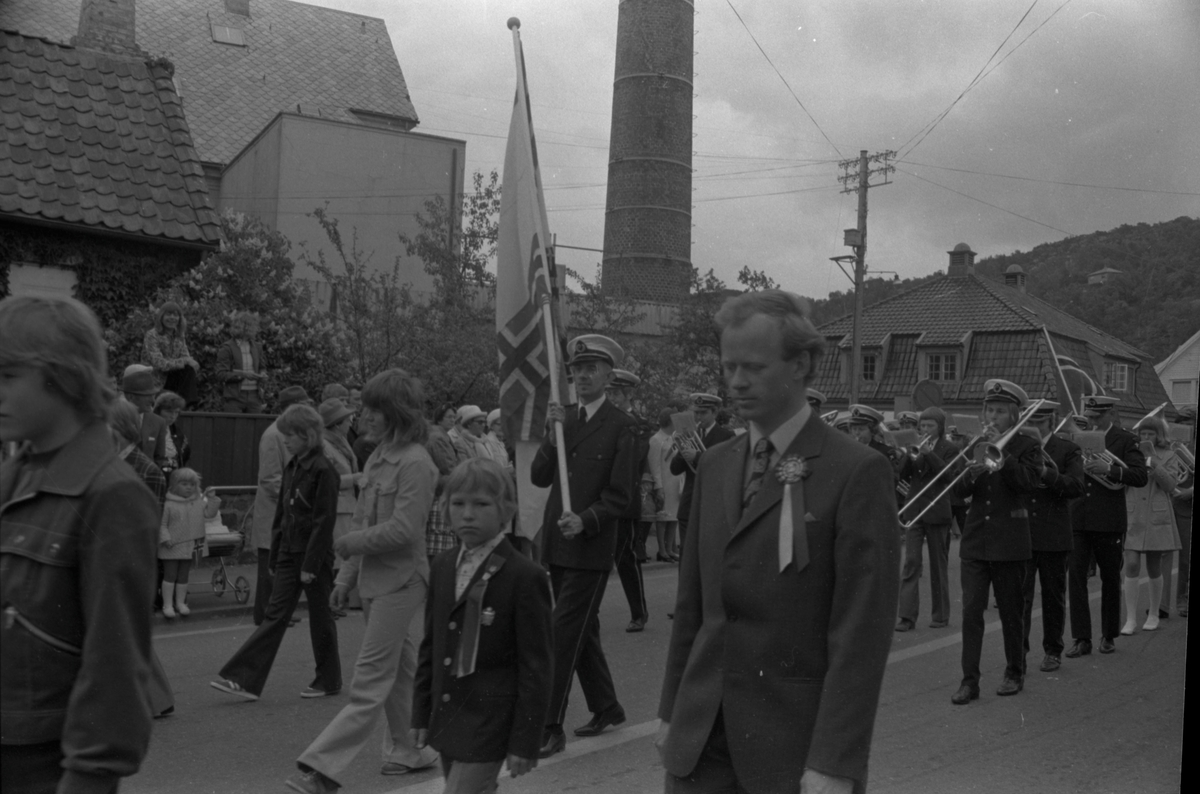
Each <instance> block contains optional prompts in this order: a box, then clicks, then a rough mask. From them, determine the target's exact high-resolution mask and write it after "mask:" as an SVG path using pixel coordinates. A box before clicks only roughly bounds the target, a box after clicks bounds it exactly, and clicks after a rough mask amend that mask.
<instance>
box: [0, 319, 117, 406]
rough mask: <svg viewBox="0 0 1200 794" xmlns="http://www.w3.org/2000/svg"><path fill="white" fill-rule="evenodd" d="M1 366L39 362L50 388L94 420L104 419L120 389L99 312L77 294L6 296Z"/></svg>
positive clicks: (1, 322)
mask: <svg viewBox="0 0 1200 794" xmlns="http://www.w3.org/2000/svg"><path fill="white" fill-rule="evenodd" d="M0 339H3V340H4V344H3V345H0V366H12V365H17V364H23V365H27V366H32V367H37V368H38V369H39V370H41V371H42V373H43V374H44V375H45V377H46V387H47V388H48V389H50V390H52V391H54V392H55V393H57V394H58V395H60V396H61V397H62V398H63V400H64V401H65V402H66V403H67V404H68V405H70V406H71V407H72V408H73V409H75V412H76V413H77V414H79V415H80V416H82V417H87V418H89V419H104V418H105V417H106V416H107V413H108V405H109V403H111V402H112V400H113V397H114V396H115V395H116V392H115V391H114V390H113V388H112V386H111V385H110V384H109V382H108V360H107V357H106V356H105V352H104V337H103V333H102V332H101V330H100V323H99V321H98V320H97V319H96V315H94V314H93V313H92V310H91V309H89V308H88V307H87V306H84V305H83V304H82V303H80V302H79V301H77V300H75V299H74V298H43V297H34V296H31V295H25V296H20V297H8V298H5V299H4V300H2V301H0Z"/></svg>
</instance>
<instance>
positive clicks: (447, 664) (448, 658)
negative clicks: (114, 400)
mask: <svg viewBox="0 0 1200 794" xmlns="http://www.w3.org/2000/svg"><path fill="white" fill-rule="evenodd" d="M442 664H444V665H446V666H447V667H449V666H450V657H449V656H447V657H446V658H445V659H443V660H442Z"/></svg>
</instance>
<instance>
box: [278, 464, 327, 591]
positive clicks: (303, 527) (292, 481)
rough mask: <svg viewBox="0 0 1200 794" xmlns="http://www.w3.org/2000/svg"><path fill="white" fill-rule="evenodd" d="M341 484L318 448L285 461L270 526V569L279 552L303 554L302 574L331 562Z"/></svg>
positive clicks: (315, 570) (314, 571)
mask: <svg viewBox="0 0 1200 794" xmlns="http://www.w3.org/2000/svg"><path fill="white" fill-rule="evenodd" d="M340 483H341V478H340V477H339V476H338V473H337V471H336V470H335V469H334V468H333V464H331V463H330V462H329V459H328V458H326V457H325V455H324V454H323V453H322V452H321V448H320V447H319V446H318V447H315V448H314V449H311V450H309V451H308V452H306V453H304V454H302V455H298V456H296V457H294V458H292V459H291V460H290V461H288V464H287V466H285V467H284V469H283V486H282V487H281V488H280V489H279V503H278V504H277V505H276V506H275V520H274V522H273V523H272V524H271V556H270V558H269V560H270V563H269V564H270V567H272V568H274V567H275V560H276V559H277V558H278V557H279V554H280V553H288V554H303V555H304V561H303V562H302V563H301V564H300V570H301V571H302V572H303V573H316V572H317V569H318V568H320V566H321V562H322V561H324V560H332V554H333V525H334V524H335V523H336V522H337V502H338V486H339V484H340Z"/></svg>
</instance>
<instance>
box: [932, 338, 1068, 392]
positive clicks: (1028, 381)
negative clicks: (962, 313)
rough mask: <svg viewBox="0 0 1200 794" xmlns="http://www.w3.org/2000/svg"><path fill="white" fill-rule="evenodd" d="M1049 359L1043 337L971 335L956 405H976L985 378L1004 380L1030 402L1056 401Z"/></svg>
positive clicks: (1055, 387)
mask: <svg viewBox="0 0 1200 794" xmlns="http://www.w3.org/2000/svg"><path fill="white" fill-rule="evenodd" d="M1049 361H1050V356H1049V353H1048V351H1047V349H1046V338H1045V334H1041V333H1037V332H1029V331H1026V332H1024V333H1000V334H988V333H982V334H975V335H974V336H972V337H971V353H970V357H969V358H968V359H967V369H966V371H965V372H963V378H962V381H961V382H960V383H959V387H958V389H957V390H956V391H955V392H954V393H953V395H947V397H951V396H952V399H953V400H954V401H957V402H979V401H981V400H982V399H983V384H984V382H985V381H987V380H988V379H989V378H1004V379H1005V380H1010V381H1012V382H1013V383H1015V384H1017V385H1018V386H1020V387H1021V388H1022V389H1024V390H1025V392H1026V393H1027V394H1028V395H1029V396H1030V397H1031V398H1033V399H1037V398H1039V397H1046V398H1049V399H1058V388H1057V386H1056V385H1055V378H1054V375H1053V373H1051V372H1050V370H1049Z"/></svg>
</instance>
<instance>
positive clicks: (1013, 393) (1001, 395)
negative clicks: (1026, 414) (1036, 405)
mask: <svg viewBox="0 0 1200 794" xmlns="http://www.w3.org/2000/svg"><path fill="white" fill-rule="evenodd" d="M983 401H984V402H985V403H986V402H993V401H994V402H1004V403H1012V404H1013V405H1015V406H1017V407H1018V408H1024V407H1025V405H1026V404H1027V403H1028V402H1029V395H1028V394H1026V393H1025V390H1024V389H1022V388H1021V387H1020V386H1018V385H1017V384H1015V383H1013V382H1012V381H1010V380H1002V379H1000V378H992V379H991V380H988V381H986V382H985V383H984V384H983Z"/></svg>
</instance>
